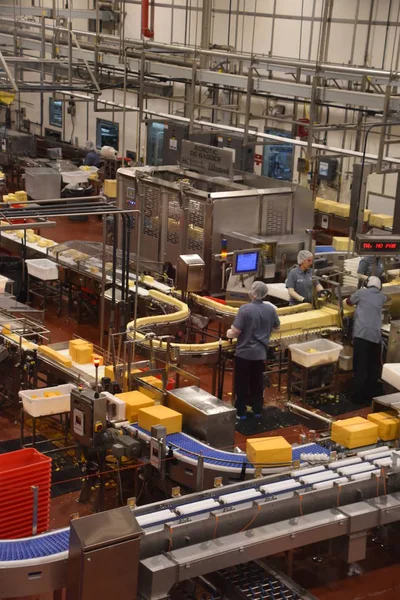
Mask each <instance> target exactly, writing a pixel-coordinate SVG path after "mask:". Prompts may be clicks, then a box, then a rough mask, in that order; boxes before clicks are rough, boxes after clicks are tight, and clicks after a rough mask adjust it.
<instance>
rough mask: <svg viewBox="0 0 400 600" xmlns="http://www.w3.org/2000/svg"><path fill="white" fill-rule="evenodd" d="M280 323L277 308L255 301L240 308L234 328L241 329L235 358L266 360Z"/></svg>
mask: <svg viewBox="0 0 400 600" xmlns="http://www.w3.org/2000/svg"><path fill="white" fill-rule="evenodd" d="M279 325H280V321H279V318H278V314H277V312H276V309H275V307H274V306H273V305H272V304H269V303H268V304H264V303H263V301H262V300H253V301H252V302H250V303H249V304H245V305H244V306H241V307H240V308H239V312H238V314H237V315H236V319H235V321H234V323H233V327H236V329H240V331H241V333H240V335H239V336H238V341H237V346H236V353H235V356H239V357H240V358H245V359H246V360H266V358H267V347H268V343H269V338H270V337H271V332H272V330H273V329H275V328H278V327H279Z"/></svg>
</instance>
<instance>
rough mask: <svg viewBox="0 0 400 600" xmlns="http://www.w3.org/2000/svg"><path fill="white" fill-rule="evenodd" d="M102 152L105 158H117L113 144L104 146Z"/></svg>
mask: <svg viewBox="0 0 400 600" xmlns="http://www.w3.org/2000/svg"><path fill="white" fill-rule="evenodd" d="M100 154H101V156H102V157H103V158H110V159H113V158H117V151H116V150H114V148H113V147H112V146H103V147H102V149H101V152H100Z"/></svg>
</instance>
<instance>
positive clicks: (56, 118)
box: [49, 98, 63, 127]
mask: <svg viewBox="0 0 400 600" xmlns="http://www.w3.org/2000/svg"><path fill="white" fill-rule="evenodd" d="M49 124H50V125H52V126H53V127H62V124H63V103H62V102H61V100H53V98H49Z"/></svg>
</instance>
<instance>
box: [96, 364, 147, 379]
mask: <svg viewBox="0 0 400 600" xmlns="http://www.w3.org/2000/svg"><path fill="white" fill-rule="evenodd" d="M118 366H120V367H122V365H117V367H118ZM140 372H141V371H140V369H131V373H140ZM104 377H109V378H110V379H111V381H114V379H115V377H114V367H113V365H106V366H105V367H104ZM127 380H128V372H127V371H126V372H125V381H127Z"/></svg>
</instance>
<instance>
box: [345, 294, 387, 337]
mask: <svg viewBox="0 0 400 600" xmlns="http://www.w3.org/2000/svg"><path fill="white" fill-rule="evenodd" d="M386 300H387V297H386V296H385V294H382V292H381V291H379V290H378V289H377V288H374V287H371V288H362V289H361V290H358V292H355V293H354V294H353V295H352V296H350V302H351V303H352V304H355V306H356V312H355V315H354V325H353V337H355V338H356V337H357V338H361V339H363V340H368V341H369V342H373V343H374V344H379V343H380V342H381V339H382V334H381V327H382V309H383V305H384V304H385V302H386Z"/></svg>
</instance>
